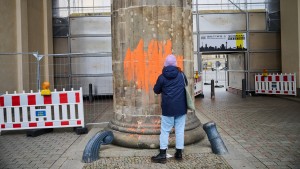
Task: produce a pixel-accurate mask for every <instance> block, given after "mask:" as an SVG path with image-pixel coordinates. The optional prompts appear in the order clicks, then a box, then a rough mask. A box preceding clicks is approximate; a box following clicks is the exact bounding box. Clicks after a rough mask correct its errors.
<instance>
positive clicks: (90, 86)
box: [89, 83, 93, 102]
mask: <svg viewBox="0 0 300 169" xmlns="http://www.w3.org/2000/svg"><path fill="white" fill-rule="evenodd" d="M89 102H93V85H92V84H91V83H90V84H89Z"/></svg>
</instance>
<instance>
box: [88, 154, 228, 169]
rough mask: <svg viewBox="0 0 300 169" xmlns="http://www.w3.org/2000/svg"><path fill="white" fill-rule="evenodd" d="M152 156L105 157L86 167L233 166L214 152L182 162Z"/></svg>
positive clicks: (215, 168) (168, 168)
mask: <svg viewBox="0 0 300 169" xmlns="http://www.w3.org/2000/svg"><path fill="white" fill-rule="evenodd" d="M150 158H151V157H150V156H144V157H103V158H100V159H99V160H98V161H96V162H94V163H91V164H87V165H85V167H84V169H94V168H101V169H111V168H113V169H140V168H143V169H154V168H161V169H193V168H195V169H196V168H197V169H198V168H206V169H230V168H231V167H230V166H229V165H228V164H227V162H226V161H224V160H223V159H222V158H221V157H220V156H217V155H214V154H212V153H197V154H188V155H185V156H184V160H183V161H181V162H178V161H176V160H175V159H174V158H168V160H167V163H166V164H158V163H152V162H151V160H150Z"/></svg>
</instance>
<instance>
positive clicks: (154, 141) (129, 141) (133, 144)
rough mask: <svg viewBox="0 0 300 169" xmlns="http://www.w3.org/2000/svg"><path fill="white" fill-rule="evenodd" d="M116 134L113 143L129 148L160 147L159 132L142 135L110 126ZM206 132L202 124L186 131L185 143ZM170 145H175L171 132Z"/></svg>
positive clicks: (191, 141) (198, 138) (196, 138)
mask: <svg viewBox="0 0 300 169" xmlns="http://www.w3.org/2000/svg"><path fill="white" fill-rule="evenodd" d="M107 130H110V131H112V132H113V134H114V140H113V144H115V145H118V146H122V147H128V148H141V149H143V148H145V149H158V148H159V134H157V135H155V134H153V135H142V134H133V133H125V132H120V131H116V130H114V129H111V128H108V129H107ZM205 135H206V134H205V132H204V130H203V128H202V125H199V126H198V127H196V128H194V129H192V130H188V131H185V133H184V143H185V145H189V144H193V143H196V142H199V141H201V140H203V139H204V137H205ZM169 147H175V134H174V133H171V134H170V137H169Z"/></svg>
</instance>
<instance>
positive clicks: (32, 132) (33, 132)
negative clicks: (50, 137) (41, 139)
mask: <svg viewBox="0 0 300 169" xmlns="http://www.w3.org/2000/svg"><path fill="white" fill-rule="evenodd" d="M50 132H53V128H47V129H32V130H27V131H26V136H27V137H37V136H40V135H42V134H46V133H50Z"/></svg>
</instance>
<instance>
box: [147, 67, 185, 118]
mask: <svg viewBox="0 0 300 169" xmlns="http://www.w3.org/2000/svg"><path fill="white" fill-rule="evenodd" d="M183 77H184V78H183ZM183 79H185V81H186V84H187V80H186V77H185V75H184V74H183V73H182V72H180V71H179V70H178V68H177V67H175V66H167V67H164V68H163V71H162V74H161V75H160V76H159V77H158V78H157V81H156V84H155V85H154V88H153V90H154V93H156V94H161V108H162V115H163V116H180V115H184V114H186V112H187V105H186V96H185V86H184V81H183Z"/></svg>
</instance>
